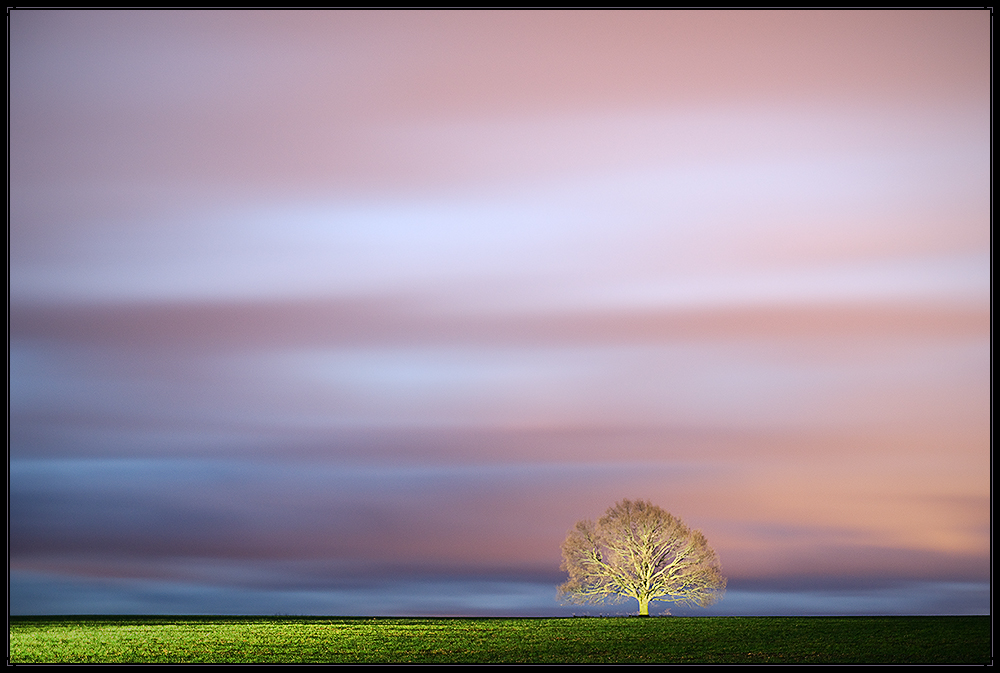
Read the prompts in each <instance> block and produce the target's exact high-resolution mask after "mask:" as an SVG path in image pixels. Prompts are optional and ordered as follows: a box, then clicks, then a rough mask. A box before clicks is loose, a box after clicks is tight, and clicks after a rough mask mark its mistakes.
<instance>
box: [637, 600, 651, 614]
mask: <svg viewBox="0 0 1000 673" xmlns="http://www.w3.org/2000/svg"><path fill="white" fill-rule="evenodd" d="M638 600H639V616H640V617H648V616H649V600H648V599H645V598H640V599H638Z"/></svg>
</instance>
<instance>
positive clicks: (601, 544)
mask: <svg viewBox="0 0 1000 673" xmlns="http://www.w3.org/2000/svg"><path fill="white" fill-rule="evenodd" d="M562 557H563V563H562V569H563V570H565V571H567V572H568V573H569V579H568V580H567V581H566V583H565V584H563V585H561V586H560V587H559V594H560V596H562V597H563V598H564V599H565V600H567V601H569V602H573V603H589V602H594V601H615V600H625V599H629V598H634V599H635V600H637V601H639V614H640V615H648V614H649V603H650V601H669V602H673V603H676V604H678V605H684V604H689V605H697V606H700V607H707V606H709V605H711V604H713V603H715V602H717V601H718V600H720V599H721V598H722V596H723V595H724V593H725V589H726V578H725V577H723V575H722V566H721V564H720V563H719V558H718V556H717V555H716V553H715V552H714V551H713V550H712V548H711V547H709V546H708V541H707V540H706V539H705V536H704V535H702V533H701V531H697V530H691V529H690V528H688V527H687V526H685V525H684V523H683V522H682V521H681V520H680V519H678V518H677V517H675V516H673V515H672V514H670V513H669V512H667V511H664V510H662V509H660V508H659V507H657V506H656V505H653V504H650V503H648V502H646V501H643V500H637V501H635V502H632V501H630V500H622V501H621V502H619V503H616V504H615V505H614V506H613V507H610V508H609V509H608V511H607V512H606V513H605V514H604V516H603V517H601V519H600V520H599V521H598V522H597V523H596V524H595V523H594V522H592V521H580V522H578V523H577V524H576V526H575V527H574V528H573V529H572V530H570V532H569V534H568V535H567V536H566V540H565V541H564V542H563V544H562Z"/></svg>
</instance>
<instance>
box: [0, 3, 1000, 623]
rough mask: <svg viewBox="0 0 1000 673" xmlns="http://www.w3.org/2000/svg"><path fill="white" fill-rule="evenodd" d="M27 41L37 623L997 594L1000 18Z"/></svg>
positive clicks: (793, 604) (715, 16)
mask: <svg viewBox="0 0 1000 673" xmlns="http://www.w3.org/2000/svg"><path fill="white" fill-rule="evenodd" d="M9 32H10V63H11V64H10V172H11V177H10V191H11V198H10V284H11V290H10V303H11V309H10V312H11V330H10V331H11V339H10V366H11V386H10V387H11V451H10V454H11V456H10V461H11V462H10V470H11V480H10V487H11V522H10V523H11V545H10V546H11V554H10V556H11V558H10V563H11V571H12V576H11V606H12V607H11V610H12V612H14V613H21V614H26V613H60V612H129V611H138V612H149V613H155V612H186V613H194V612H251V613H274V612H286V613H294V612H311V613H325V614H334V613H339V614H455V613H460V614H568V613H567V612H566V609H565V608H563V607H561V606H559V604H558V603H556V602H555V586H556V584H558V583H559V582H560V579H561V574H560V573H559V570H558V566H559V544H560V542H561V541H562V539H563V537H564V535H565V533H566V531H567V530H568V529H569V528H570V527H571V526H572V525H573V524H574V523H575V522H576V520H578V519H582V518H595V517H598V516H600V514H601V513H602V512H603V511H604V510H605V509H606V508H607V507H608V506H610V505H611V504H613V503H614V502H615V501H616V500H618V499H621V498H626V497H627V498H645V499H649V500H651V501H653V502H654V503H656V504H658V505H659V506H661V507H663V508H665V509H668V510H670V511H671V512H672V513H674V514H675V515H677V516H679V517H681V518H682V519H684V520H685V521H686V522H688V523H689V524H691V525H693V526H695V527H697V528H700V529H701V530H702V531H703V532H704V533H705V534H706V536H707V537H708V539H709V542H710V543H711V544H712V545H713V547H714V548H715V549H716V551H717V552H718V553H719V556H720V558H721V559H722V563H723V569H724V572H725V573H726V574H727V575H728V576H729V577H730V594H729V596H728V597H727V599H726V600H724V601H723V602H721V603H720V604H719V605H718V606H716V607H715V608H713V609H712V612H713V614H747V613H749V614H755V613H762V612H772V613H794V614H829V613H844V612H847V613H893V612H903V613H932V614H936V613H942V612H985V611H986V610H988V604H989V602H988V595H989V576H990V575H989V570H990V563H989V550H990V525H989V524H990V505H989V503H990V479H989V474H990V444H989V440H990V434H989V433H990V406H989V401H990V378H989V374H990V355H991V351H990V346H989V325H990V265H991V257H990V253H989V249H990V248H989V242H990V171H991V163H990V145H989V141H990V121H991V118H990V14H989V12H988V11H986V10H983V11H929V12H916V11H886V12H870V11H867V12H847V11H841V12H836V11H835V12H819V11H802V12H772V11H768V12H765V11H756V12H754V11H751V12H731V11H718V12H698V11H690V12H681V11H659V12H614V11H612V12H438V11H433V12H401V11H386V12H365V11H348V12H343V11H326V12H299V11H289V12H229V11H220V12H185V11H162V12H152V11H142V12H124V11H122V12H119V11H102V12H97V11H82V12H71V11H26V10H14V11H12V12H11V16H10V21H9ZM386 583H389V584H391V585H392V586H393V587H396V588H394V589H393V590H392V591H389V590H386V589H385V588H384V587H385V586H388V585H387V584H386ZM400 583H401V586H402V585H405V587H406V588H405V590H401V589H398V587H397V584H400ZM380 587H382V588H380ZM150 592H152V594H155V595H157V596H160V597H161V598H160V599H156V600H154V599H149V598H145V596H149V595H151V594H150ZM575 610H576V611H577V612H579V608H576V609H575Z"/></svg>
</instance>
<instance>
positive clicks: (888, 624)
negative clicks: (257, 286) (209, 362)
mask: <svg viewBox="0 0 1000 673" xmlns="http://www.w3.org/2000/svg"><path fill="white" fill-rule="evenodd" d="M991 634H992V631H991V625H990V617H988V616H972V617H664V618H656V617H654V618H638V617H633V618H625V617H621V618H559V619H534V618H515V619H506V618H482V619H464V618H388V617H386V618H366V617H354V618H352V617H346V618H345V617H163V616H160V617H150V616H144V617H132V616H124V617H116V616H94V617H11V618H10V663H12V664H18V663H57V662H70V663H119V662H120V663H126V662H128V663H198V662H201V663H275V662H284V663H308V662H332V663H348V662H350V663H432V662H435V663H762V662H771V663H911V664H931V663H950V664H989V663H992V661H991Z"/></svg>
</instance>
